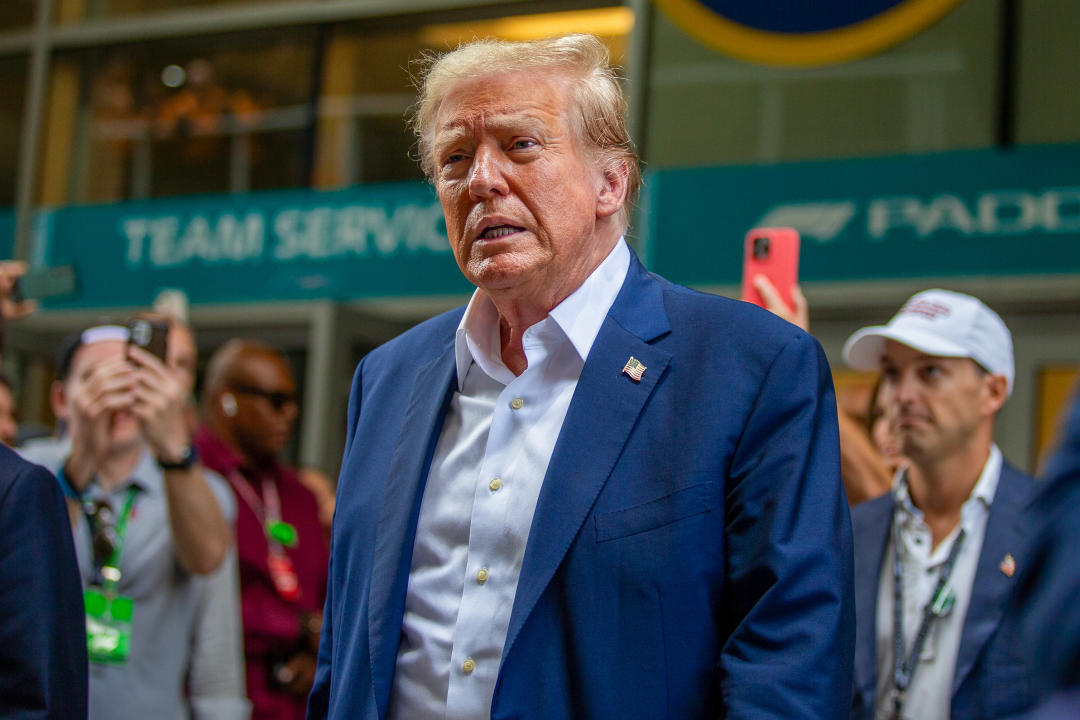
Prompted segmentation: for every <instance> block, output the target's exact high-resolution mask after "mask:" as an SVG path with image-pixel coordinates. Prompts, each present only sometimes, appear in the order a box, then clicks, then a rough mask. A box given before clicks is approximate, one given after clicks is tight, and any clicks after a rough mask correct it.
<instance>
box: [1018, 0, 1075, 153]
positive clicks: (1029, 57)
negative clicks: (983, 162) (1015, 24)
mask: <svg viewBox="0 0 1080 720" xmlns="http://www.w3.org/2000/svg"><path fill="white" fill-rule="evenodd" d="M1077 28H1080V3H1077V2H1062V1H1061V0H1024V2H1022V3H1020V37H1019V39H1018V40H1019V52H1018V53H1017V54H1018V56H1019V69H1018V72H1017V78H1018V82H1019V90H1018V92H1017V93H1016V113H1017V128H1016V140H1017V142H1021V143H1047V142H1077V141H1080V81H1077V79H1076V68H1077V67H1080V45H1077V43H1076V30H1077Z"/></svg>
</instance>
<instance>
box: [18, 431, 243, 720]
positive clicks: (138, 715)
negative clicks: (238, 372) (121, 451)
mask: <svg viewBox="0 0 1080 720" xmlns="http://www.w3.org/2000/svg"><path fill="white" fill-rule="evenodd" d="M68 450H69V447H68V444H67V443H65V442H63V441H60V442H56V441H54V442H52V443H34V444H33V445H31V446H29V447H27V448H25V449H24V450H23V451H22V454H23V456H24V457H26V458H27V459H28V460H30V461H31V462H36V463H38V464H40V465H44V466H45V467H47V468H49V469H50V470H52V471H53V472H56V471H57V470H58V469H59V468H60V467H61V466H62V465H63V463H64V461H65V460H66V458H67V455H68ZM203 476H204V477H205V478H206V481H207V483H208V484H209V486H210V489H211V490H212V491H213V493H214V495H215V497H216V498H217V500H218V503H219V504H220V506H221V509H222V511H223V512H224V513H225V516H226V518H227V519H228V521H229V522H230V524H231V523H232V522H233V521H234V520H235V517H236V504H235V500H234V499H233V496H232V492H231V491H230V490H229V487H228V485H226V484H225V481H224V480H223V479H222V478H221V477H220V476H218V475H216V474H214V473H213V472H211V471H209V470H205V469H204V470H203ZM164 483H165V479H164V477H163V473H162V471H161V468H159V467H158V465H157V463H156V462H155V461H154V458H153V456H152V455H151V454H150V453H149V452H148V451H145V450H144V452H143V454H142V455H141V457H140V458H139V462H138V464H137V465H136V466H135V470H134V471H133V472H132V475H131V477H130V478H128V480H127V481H126V482H124V483H122V484H121V485H120V486H119V487H117V488H115V489H114V490H113V491H111V492H105V491H104V490H102V489H101V487H100V486H98V485H97V483H93V482H92V483H91V484H90V487H89V488H88V489H87V493H88V497H89V498H90V499H91V500H93V501H99V500H102V501H105V502H108V503H109V504H110V506H111V507H112V509H113V511H114V513H116V514H117V515H118V514H119V512H120V510H121V509H122V508H123V503H124V499H125V495H126V494H127V491H128V487H129V486H130V485H135V486H137V487H138V488H139V492H138V495H137V496H136V499H135V504H134V506H133V509H132V514H131V517H130V519H129V521H128V526H127V533H126V537H125V540H124V551H123V555H122V556H121V560H120V571H121V578H120V583H119V586H118V588H117V589H118V592H119V593H120V594H122V595H126V596H128V597H130V598H131V599H132V600H133V601H134V603H135V609H134V614H133V616H132V624H131V654H130V656H129V658H128V661H127V663H126V664H125V665H122V666H112V665H103V664H98V663H91V664H90V718H91V719H92V720H104V719H105V718H109V719H110V720H112V719H115V720H128V719H130V720H145V718H175V717H178V716H179V714H180V713H181V712H183V698H182V695H183V688H184V682H185V678H186V677H187V671H188V665H189V662H190V661H191V656H192V638H193V637H195V636H196V630H197V626H198V620H199V613H200V609H201V608H202V607H203V599H204V593H205V592H206V591H207V584H208V581H207V580H205V579H203V578H199V577H196V576H193V575H190V574H189V573H188V572H187V571H185V570H184V569H183V568H182V567H181V566H180V563H179V561H178V560H177V558H176V551H175V547H174V546H173V539H172V532H171V531H170V526H169V515H168V503H167V500H166V496H165V486H164ZM74 537H75V554H76V556H77V557H78V560H79V569H80V571H81V573H82V580H83V585H84V586H86V585H87V584H89V583H91V582H92V581H93V579H94V560H93V550H92V547H91V537H90V526H89V523H88V522H87V521H86V518H85V517H81V518H80V519H79V521H78V524H77V525H76V526H75V527H74ZM209 577H211V578H212V577H213V576H209Z"/></svg>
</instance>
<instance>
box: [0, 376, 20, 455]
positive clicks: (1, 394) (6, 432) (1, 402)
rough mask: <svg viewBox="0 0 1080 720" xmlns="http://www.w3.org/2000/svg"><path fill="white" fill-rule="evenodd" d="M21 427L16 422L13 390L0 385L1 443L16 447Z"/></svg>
mask: <svg viewBox="0 0 1080 720" xmlns="http://www.w3.org/2000/svg"><path fill="white" fill-rule="evenodd" d="M18 433H19V425H18V423H17V422H16V421H15V398H14V397H12V395H11V388H9V387H8V386H7V385H4V384H3V383H0V442H2V443H4V444H5V445H7V446H8V447H14V445H15V441H16V440H17V439H18V437H17V436H18Z"/></svg>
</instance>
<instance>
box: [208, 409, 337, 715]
mask: <svg viewBox="0 0 1080 720" xmlns="http://www.w3.org/2000/svg"><path fill="white" fill-rule="evenodd" d="M195 445H196V446H197V447H198V450H199V454H200V456H201V458H202V462H203V464H204V465H205V466H206V467H208V468H210V469H211V470H214V471H215V472H217V473H220V474H221V475H222V476H223V477H224V478H225V479H226V480H229V482H230V485H232V484H233V483H234V482H242V483H247V485H248V487H250V488H251V489H252V490H254V492H255V495H256V496H258V497H259V498H260V499H264V498H263V489H262V483H263V478H264V477H268V478H270V479H271V480H272V481H273V482H274V483H275V484H276V486H277V490H278V495H279V497H280V498H281V514H282V518H281V519H282V520H284V521H285V522H288V523H291V524H292V525H293V527H295V528H296V532H297V538H298V542H297V545H296V547H294V548H286V549H285V552H286V554H287V555H288V556H289V558H290V559H291V560H292V564H293V568H294V570H295V571H296V575H297V580H298V582H299V587H300V596H299V598H298V599H297V600H296V601H295V602H292V601H289V600H285V599H283V598H282V597H281V596H280V595H279V594H278V592H277V590H276V589H275V588H274V582H273V580H272V579H271V577H270V567H269V565H268V563H267V558H268V556H269V552H270V546H269V543H268V541H267V537H266V532H265V531H264V530H263V525H262V522H261V521H260V519H259V516H258V515H256V512H255V511H254V510H253V509H252V508H251V506H250V505H249V504H248V502H247V501H245V499H244V494H241V493H239V492H237V491H236V488H235V487H233V493H234V494H235V495H236V500H237V502H236V506H237V511H236V549H237V554H238V556H239V560H240V604H241V611H242V616H243V623H244V656H245V662H246V665H247V693H248V698H250V700H251V704H252V718H253V720H294V719H295V720H303V718H304V714H305V710H306V705H307V699H306V698H294V697H293V696H291V695H290V694H289V693H288V692H286V691H284V690H281V689H278V688H277V687H276V686H275V685H274V683H273V682H272V681H271V672H272V669H273V666H274V664H275V663H278V662H283V661H285V660H287V659H289V658H290V657H292V655H293V654H294V653H295V652H296V651H297V650H299V649H301V648H300V643H301V630H300V624H301V616H302V614H303V613H305V612H308V613H311V612H322V609H323V601H324V600H325V599H326V580H327V574H328V567H329V562H330V553H329V550H328V548H327V546H326V540H325V535H324V533H323V528H322V525H321V524H320V523H319V507H318V503H317V502H316V500H315V496H314V495H312V494H311V492H310V491H309V490H308V489H307V488H305V487H304V486H303V484H301V482H300V480H299V478H298V477H297V476H296V473H295V472H294V471H293V470H292V469H291V468H290V467H288V466H286V465H284V464H282V463H279V462H275V463H274V464H273V465H272V466H270V467H264V468H258V469H256V468H252V467H249V466H245V465H243V461H242V460H241V459H240V458H239V457H238V456H237V455H236V453H234V452H233V451H232V450H230V449H229V448H228V447H227V446H226V445H225V444H224V443H223V442H222V441H221V440H220V439H218V438H217V437H215V436H214V435H212V434H211V433H210V432H209V430H207V429H206V428H201V429H200V430H199V431H198V432H197V433H196V435H195ZM245 494H246V493H245Z"/></svg>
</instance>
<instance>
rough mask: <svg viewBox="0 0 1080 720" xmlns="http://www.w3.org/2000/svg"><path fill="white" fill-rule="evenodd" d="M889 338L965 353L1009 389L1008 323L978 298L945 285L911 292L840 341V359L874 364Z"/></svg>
mask: <svg viewBox="0 0 1080 720" xmlns="http://www.w3.org/2000/svg"><path fill="white" fill-rule="evenodd" d="M886 340H895V341H896V342H898V343H901V344H902V345H907V346H908V347H911V348H914V349H916V350H918V351H919V352H924V353H926V354H927V355H937V356H938V357H966V358H971V359H972V360H974V361H975V362H977V363H978V364H979V365H981V366H982V367H983V368H984V369H985V370H986V371H988V372H989V373H990V374H992V375H1004V376H1005V381H1006V383H1007V390H1006V392H1007V393H1008V394H1012V389H1013V376H1014V373H1015V371H1014V368H1013V345H1012V335H1011V334H1010V333H1009V328H1007V327H1005V323H1004V322H1003V321H1002V319H1001V318H1000V317H999V316H998V314H997V313H996V312H994V311H993V310H991V309H990V308H988V307H987V306H986V305H984V304H983V302H982V301H981V300H979V299H978V298H975V297H972V296H971V295H964V294H963V293H958V292H952V291H951V290H938V289H934V290H924V291H923V292H921V293H917V294H916V295H912V296H911V298H910V299H909V300H908V301H907V302H906V303H904V306H903V307H902V308H900V312H898V313H896V315H894V316H893V318H892V320H890V321H889V323H888V324H887V325H874V326H871V327H865V328H863V329H862V330H859V331H858V332H856V333H855V334H854V335H852V336H851V337H849V338H848V340H847V342H846V343H844V361H845V362H847V364H848V365H850V366H851V367H853V368H855V369H856V370H876V369H878V367H879V364H880V362H881V356H882V355H883V354H884V352H885V341H886Z"/></svg>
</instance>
